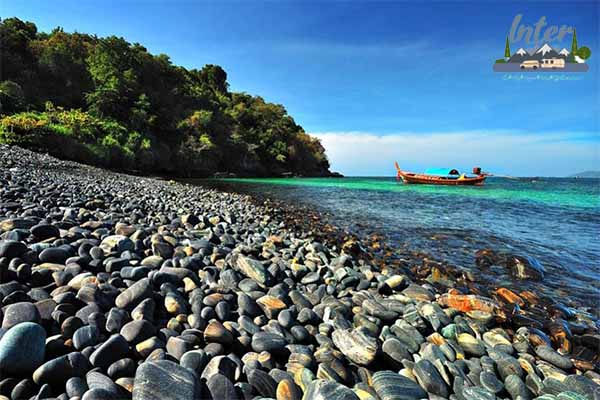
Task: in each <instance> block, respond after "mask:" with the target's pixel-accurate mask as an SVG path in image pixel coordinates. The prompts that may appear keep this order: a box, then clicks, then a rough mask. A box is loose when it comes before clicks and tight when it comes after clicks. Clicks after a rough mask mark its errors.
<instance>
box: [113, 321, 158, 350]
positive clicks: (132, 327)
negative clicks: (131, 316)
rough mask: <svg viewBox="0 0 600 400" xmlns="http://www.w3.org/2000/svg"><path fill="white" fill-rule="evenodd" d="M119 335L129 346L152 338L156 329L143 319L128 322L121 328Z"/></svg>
mask: <svg viewBox="0 0 600 400" xmlns="http://www.w3.org/2000/svg"><path fill="white" fill-rule="evenodd" d="M120 333H121V336H123V337H124V338H125V340H127V341H128V342H129V343H130V344H132V345H136V344H138V343H140V342H143V341H144V340H146V339H149V338H151V337H152V336H154V334H155V333H156V327H155V326H154V325H153V324H151V323H150V322H148V321H146V320H145V319H142V320H137V321H131V322H128V323H127V324H125V325H124V326H123V328H121V332H120Z"/></svg>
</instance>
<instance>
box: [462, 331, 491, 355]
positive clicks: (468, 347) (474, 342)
mask: <svg viewBox="0 0 600 400" xmlns="http://www.w3.org/2000/svg"><path fill="white" fill-rule="evenodd" d="M457 341H458V344H459V345H460V347H462V348H463V349H464V350H465V352H466V353H467V354H470V355H473V356H475V357H481V356H483V355H484V354H485V346H484V345H483V342H482V341H481V340H479V339H477V338H475V337H473V336H471V335H469V334H468V333H461V334H459V335H458V336H457Z"/></svg>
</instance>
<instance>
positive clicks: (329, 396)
mask: <svg viewBox="0 0 600 400" xmlns="http://www.w3.org/2000/svg"><path fill="white" fill-rule="evenodd" d="M304 398H306V399H312V400H359V398H358V396H357V395H356V394H355V393H354V392H353V391H352V390H351V389H349V388H347V387H345V386H343V385H341V384H339V383H337V382H333V381H326V380H323V379H317V380H314V381H312V382H311V383H310V384H309V385H308V388H307V390H306V392H305V393H304Z"/></svg>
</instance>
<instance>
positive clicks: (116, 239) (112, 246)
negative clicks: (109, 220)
mask: <svg viewBox="0 0 600 400" xmlns="http://www.w3.org/2000/svg"><path fill="white" fill-rule="evenodd" d="M100 248H101V249H102V250H104V252H105V253H112V252H116V253H122V252H124V251H127V250H133V249H134V248H135V246H134V244H133V241H132V240H131V239H129V238H128V237H127V236H123V235H111V236H107V237H106V238H105V239H104V240H102V243H100Z"/></svg>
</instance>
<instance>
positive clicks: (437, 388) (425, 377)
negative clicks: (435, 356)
mask: <svg viewBox="0 0 600 400" xmlns="http://www.w3.org/2000/svg"><path fill="white" fill-rule="evenodd" d="M413 373H414V374H415V377H416V378H417V382H419V384H420V385H421V387H422V388H424V389H425V390H426V391H427V392H429V393H433V394H437V395H438V396H442V397H448V393H449V391H448V386H447V385H446V382H444V380H443V379H442V376H441V375H440V374H439V372H438V370H437V369H436V367H435V365H433V363H432V362H431V361H429V360H421V361H419V362H417V363H416V364H415V367H414V368H413Z"/></svg>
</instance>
